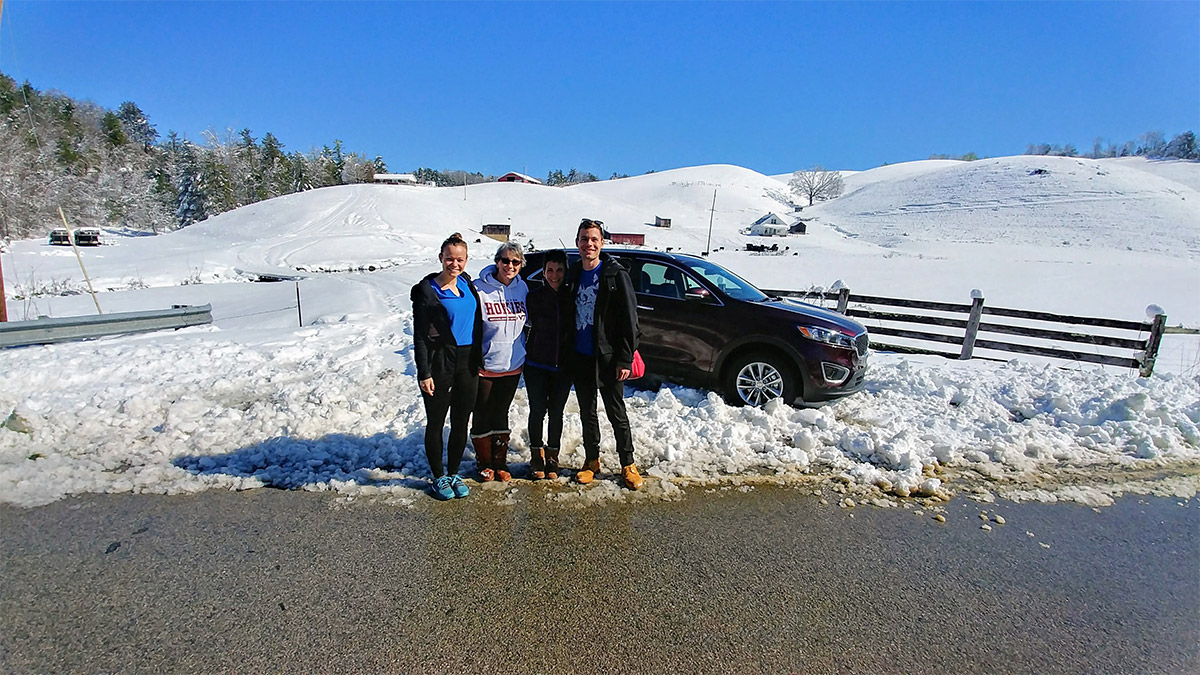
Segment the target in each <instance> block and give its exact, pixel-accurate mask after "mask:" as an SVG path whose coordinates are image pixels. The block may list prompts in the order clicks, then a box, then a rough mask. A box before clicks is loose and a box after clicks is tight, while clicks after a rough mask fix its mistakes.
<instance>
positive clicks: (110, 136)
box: [102, 111, 129, 146]
mask: <svg viewBox="0 0 1200 675" xmlns="http://www.w3.org/2000/svg"><path fill="white" fill-rule="evenodd" d="M102 125H103V129H104V138H106V139H107V140H108V142H109V143H110V144H112V145H113V146H118V145H125V144H126V143H128V142H129V137H128V136H126V135H125V129H123V128H122V127H121V119H120V118H119V117H117V115H116V113H114V112H111V111H109V112H106V113H104V121H103V122H102Z"/></svg>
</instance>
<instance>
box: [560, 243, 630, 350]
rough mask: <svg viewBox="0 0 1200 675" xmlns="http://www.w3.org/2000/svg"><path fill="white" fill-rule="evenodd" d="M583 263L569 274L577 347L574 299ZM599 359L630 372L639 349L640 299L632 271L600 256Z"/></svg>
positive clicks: (598, 302) (598, 297)
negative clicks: (638, 300)
mask: <svg viewBox="0 0 1200 675" xmlns="http://www.w3.org/2000/svg"><path fill="white" fill-rule="evenodd" d="M582 274H583V263H582V262H579V261H576V262H575V264H574V265H571V269H570V270H569V271H568V272H567V289H568V294H569V295H568V297H569V298H570V303H569V304H570V307H571V313H572V320H571V328H572V333H571V336H572V337H571V342H572V344H574V332H573V329H574V312H575V296H576V294H577V293H578V292H579V278H580V276H581V275H582ZM594 321H595V323H596V325H595V346H596V358H597V360H599V361H601V362H602V363H606V364H607V363H612V364H613V365H616V366H617V367H618V368H625V369H627V368H631V367H632V364H633V351H634V350H635V349H637V347H638V333H639V330H638V315H637V299H636V298H635V297H634V294H633V282H632V281H630V279H629V271H628V270H626V269H625V267H624V266H623V265H621V263H620V262H618V261H617V259H616V258H613V257H612V256H610V255H608V254H607V253H605V252H604V251H601V252H600V287H599V288H598V289H596V313H595V315H594Z"/></svg>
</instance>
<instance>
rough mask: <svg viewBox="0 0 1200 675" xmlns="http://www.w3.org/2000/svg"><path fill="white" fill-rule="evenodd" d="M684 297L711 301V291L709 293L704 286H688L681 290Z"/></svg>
mask: <svg viewBox="0 0 1200 675" xmlns="http://www.w3.org/2000/svg"><path fill="white" fill-rule="evenodd" d="M683 297H684V299H687V300H698V301H700V302H712V293H709V292H708V290H707V289H704V288H689V289H687V290H686V291H684V292H683Z"/></svg>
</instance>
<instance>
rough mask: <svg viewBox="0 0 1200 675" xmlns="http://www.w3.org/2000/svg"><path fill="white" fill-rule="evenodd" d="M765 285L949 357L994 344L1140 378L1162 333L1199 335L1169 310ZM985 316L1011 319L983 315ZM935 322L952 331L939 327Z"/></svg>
mask: <svg viewBox="0 0 1200 675" xmlns="http://www.w3.org/2000/svg"><path fill="white" fill-rule="evenodd" d="M763 292H764V293H767V294H768V295H776V296H781V297H791V298H799V299H803V300H807V301H810V302H811V301H812V300H814V299H820V300H834V301H836V302H837V311H838V312H839V313H841V314H845V315H846V316H851V317H854V318H856V319H858V320H859V322H860V323H862V324H863V325H864V326H866V327H867V332H868V333H870V335H871V346H872V347H873V348H875V349H879V350H881V351H892V352H901V353H906V354H934V355H937V356H944V357H946V358H950V359H970V358H995V357H987V356H981V355H977V354H976V353H975V350H976V349H981V350H993V351H999V352H1015V353H1018V354H1031V355H1035V356H1043V357H1048V358H1053V359H1064V360H1067V361H1077V362H1078V361H1083V362H1087V363H1102V364H1105V365H1112V366H1121V367H1125V368H1136V369H1137V370H1138V372H1139V373H1140V374H1141V376H1142V377H1149V376H1150V375H1151V374H1152V373H1153V372H1154V361H1155V359H1156V358H1157V357H1158V349H1159V346H1160V345H1161V344H1162V337H1163V335H1164V334H1170V333H1178V334H1200V331H1197V330H1195V329H1190V328H1182V327H1170V326H1167V316H1166V315H1165V314H1158V315H1156V316H1155V317H1154V319H1153V320H1152V321H1149V322H1138V321H1122V320H1120V319H1100V318H1095V317H1090V316H1070V315H1064V314H1051V313H1049V312H1036V311H1030V310H1024V309H1006V308H1003V307H988V306H986V305H984V302H983V300H984V299H983V298H982V297H974V298H972V301H971V304H969V305H966V304H956V303H948V302H929V301H925V300H907V299H904V298H887V297H881V296H875V295H856V294H853V293H851V292H850V289H848V288H842V289H841V290H838V291H828V292H820V293H818V292H807V293H806V292H803V291H788V290H767V289H763ZM880 307H888V308H890V307H898V308H901V309H902V310H904V311H890V310H881V309H879V308H880ZM985 316H986V317H998V318H1002V319H1007V320H1008V321H1005V322H1003V323H1000V322H995V321H985V320H984V317H985ZM913 324H915V326H913ZM924 327H934V328H928V329H927V328H924ZM935 328H941V329H948V330H946V331H945V332H934V330H935ZM988 334H995V335H1000V336H1014V337H1015V338H1016V340H1017V341H1013V338H1008V339H1005V340H1000V339H991V336H990V335H988ZM880 335H883V336H888V337H893V338H900V339H902V340H905V341H907V342H909V343H914V342H915V343H917V344H916V345H914V344H901V343H895V344H892V343H888V342H884V341H881V340H879V339H877V337H876V336H880ZM1021 340H1024V341H1021ZM946 344H949V345H958V346H959V350H958V351H957V352H951V351H946V350H945V349H936V348H933V347H934V346H940V345H946ZM1077 345H1088V346H1089V347H1090V348H1091V349H1090V350H1089V351H1083V350H1082V349H1079V348H1078V347H1077Z"/></svg>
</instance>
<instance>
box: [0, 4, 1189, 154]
mask: <svg viewBox="0 0 1200 675" xmlns="http://www.w3.org/2000/svg"><path fill="white" fill-rule="evenodd" d="M0 20H2V22H0V71H3V72H4V73H5V74H8V75H9V76H11V77H14V78H15V79H17V80H18V81H21V80H29V81H30V82H31V83H32V84H33V85H34V86H35V87H37V88H39V89H43V90H46V89H57V90H60V91H62V92H64V93H66V94H68V95H70V96H73V97H75V98H84V99H90V100H92V101H95V102H96V103H98V104H100V105H102V106H105V107H110V108H116V107H117V106H118V105H119V104H120V103H121V102H123V101H127V100H131V101H134V102H136V103H137V104H138V105H139V106H140V107H141V108H142V109H143V110H144V111H145V112H146V113H147V115H148V116H149V118H150V121H151V122H152V123H154V124H155V125H156V126H157V128H158V130H159V132H160V133H162V134H165V133H166V132H167V131H168V130H172V129H173V130H175V131H177V132H179V133H180V134H182V135H185V136H187V137H189V138H191V139H193V140H197V141H198V140H201V132H202V131H203V130H205V129H210V128H211V129H218V130H224V129H225V128H227V127H231V128H234V129H241V128H243V127H247V128H249V129H250V130H251V131H252V132H253V133H254V135H255V136H256V137H261V136H262V134H263V133H265V132H267V131H270V132H272V133H274V134H275V136H276V137H278V138H279V139H280V141H282V142H283V144H284V146H285V149H287V150H289V151H290V150H301V151H307V150H309V149H310V148H312V147H314V146H317V147H319V146H321V145H322V144H328V143H332V141H333V140H334V139H335V138H337V139H341V140H342V141H343V143H344V146H345V148H346V149H348V150H352V151H356V152H360V153H363V154H367V155H369V156H374V155H377V154H378V155H382V156H383V157H384V159H385V161H387V163H388V166H389V168H390V169H391V170H393V171H407V170H411V169H415V168H417V167H418V166H428V167H432V168H438V169H446V168H461V169H469V170H478V171H482V172H484V173H494V174H499V173H504V172H506V171H509V170H516V171H525V172H527V173H530V174H532V175H535V176H539V177H541V176H545V175H546V173H547V172H548V171H550V170H552V169H563V170H567V169H569V168H571V167H575V168H577V169H579V170H582V171H591V172H592V173H595V174H596V175H598V176H600V177H601V178H607V177H608V176H609V175H611V174H612V173H613V172H620V173H628V174H639V173H644V172H646V171H648V170H651V169H655V170H663V169H669V168H675V167H680V166H694V165H699V164H715V163H728V164H737V165H740V166H745V167H748V168H751V169H754V170H757V171H761V172H763V173H766V174H776V173H784V172H788V171H792V170H795V169H799V168H806V167H808V166H812V165H815V164H821V165H824V166H826V167H828V168H838V169H867V168H871V167H874V166H879V165H881V164H884V163H895V162H902V161H907V160H914V159H924V158H926V157H928V156H929V155H930V154H933V153H946V154H955V155H958V154H962V153H966V152H971V151H973V152H976V153H977V154H979V155H980V156H1000V155H1012V154H1019V153H1021V152H1022V151H1023V150H1024V149H1025V147H1026V145H1028V144H1029V143H1034V142H1047V143H1068V142H1069V143H1074V144H1076V145H1077V146H1078V147H1079V149H1080V150H1088V149H1090V147H1091V143H1092V140H1093V139H1094V138H1095V137H1097V136H1102V137H1104V138H1105V139H1107V140H1111V141H1113V142H1118V143H1119V142H1123V141H1126V140H1132V139H1136V138H1137V137H1138V136H1140V135H1141V134H1143V133H1144V132H1146V131H1149V130H1152V129H1157V130H1161V131H1163V132H1164V133H1165V134H1166V135H1167V137H1168V138H1170V137H1171V136H1173V135H1174V134H1177V133H1179V132H1182V131H1185V130H1189V129H1190V130H1193V131H1197V132H1200V2H1196V1H1194V0H1193V1H1190V2H1165V3H1155V2H1098V3H1090V2H1065V3H1050V2H1035V3H1001V2H974V3H954V2H920V3H890V2H861V3H857V2H827V3H817V2H812V3H808V2H795V3H775V2H766V3H760V2H706V3H690V2H665V3H640V2H619V3H588V2H569V3H550V2H534V3H510V2H506V3H500V2H487V3H472V2H439V3H409V2H369V3H368V2H333V1H326V2H318V3H306V2H263V3H257V2H214V3H200V2H155V3H139V2H46V1H32V0H5V2H4V5H3V16H2V17H0Z"/></svg>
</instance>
